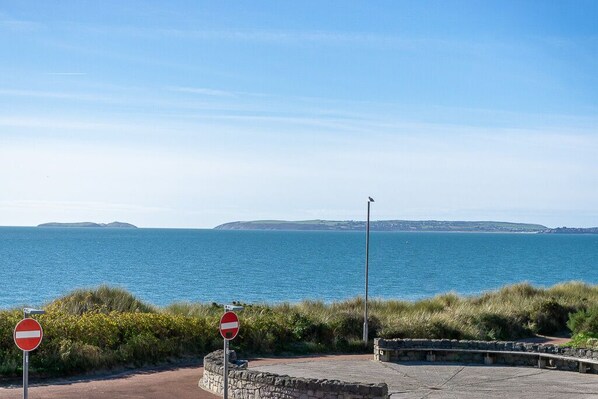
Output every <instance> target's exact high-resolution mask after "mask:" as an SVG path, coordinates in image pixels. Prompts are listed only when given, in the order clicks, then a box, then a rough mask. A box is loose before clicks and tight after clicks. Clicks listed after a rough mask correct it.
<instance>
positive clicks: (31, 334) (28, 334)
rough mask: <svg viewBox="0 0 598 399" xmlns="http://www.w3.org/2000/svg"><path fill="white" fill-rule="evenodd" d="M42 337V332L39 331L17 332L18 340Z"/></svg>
mask: <svg viewBox="0 0 598 399" xmlns="http://www.w3.org/2000/svg"><path fill="white" fill-rule="evenodd" d="M41 336H42V332H41V331H39V330H35V331H17V332H16V334H15V338H16V339H21V338H39V337H41Z"/></svg>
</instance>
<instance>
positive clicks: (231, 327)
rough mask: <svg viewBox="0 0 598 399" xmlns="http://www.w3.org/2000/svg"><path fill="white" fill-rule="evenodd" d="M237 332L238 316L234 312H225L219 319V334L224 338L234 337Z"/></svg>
mask: <svg viewBox="0 0 598 399" xmlns="http://www.w3.org/2000/svg"><path fill="white" fill-rule="evenodd" d="M238 333H239V318H238V317H237V315H236V313H235V312H226V313H225V314H223V315H222V318H221V319H220V335H222V338H224V339H226V340H231V339H234V338H235V337H236V336H237V334H238Z"/></svg>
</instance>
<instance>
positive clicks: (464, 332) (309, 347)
mask: <svg viewBox="0 0 598 399" xmlns="http://www.w3.org/2000/svg"><path fill="white" fill-rule="evenodd" d="M243 306H244V307H245V309H244V310H243V311H242V312H241V313H239V316H240V322H241V329H240V334H239V336H238V337H237V338H236V339H235V340H234V341H232V342H231V346H232V348H233V349H237V350H241V351H242V352H243V353H245V354H260V355H264V354H283V353H294V354H305V353H316V352H335V351H342V352H368V351H370V350H371V342H370V346H368V347H366V346H364V345H363V343H362V342H361V336H362V326H363V308H364V300H363V298H359V297H357V298H354V299H350V300H346V301H341V302H334V303H331V304H326V303H323V302H321V301H304V302H301V303H297V304H279V305H273V306H271V305H264V304H243ZM46 311H47V314H46V315H41V316H36V318H37V319H39V320H40V322H41V324H42V325H43V327H44V332H45V337H44V342H43V343H42V345H41V346H40V347H39V348H38V349H37V350H35V351H34V352H32V354H31V371H32V372H33V373H37V374H44V375H69V374H74V373H82V372H87V371H95V370H100V369H110V368H114V367H138V366H142V365H146V364H155V363H161V362H167V361H170V360H175V359H181V358H186V357H193V358H198V357H201V356H203V355H205V354H206V353H208V352H210V351H212V350H214V349H217V348H220V347H221V346H222V338H221V337H220V334H219V333H218V321H219V319H220V317H221V315H222V312H223V306H222V305H219V304H216V303H205V304H202V303H175V304H172V305H170V306H168V307H166V308H164V309H156V308H154V307H152V306H149V305H147V304H144V303H143V302H141V301H139V300H138V299H136V298H135V297H134V296H132V295H131V294H129V293H128V292H126V291H123V290H121V289H118V288H110V287H105V286H103V287H99V288H97V289H93V290H77V291H75V292H73V293H71V294H69V295H66V296H65V297H63V298H59V299H57V300H55V301H53V302H52V303H50V304H49V305H48V306H47V307H46ZM569 314H570V317H569V321H568V322H566V321H567V317H568V315H569ZM21 318H22V313H21V312H20V311H17V310H5V311H0V375H5V376H17V375H19V373H20V372H21V367H22V361H21V352H20V351H19V350H18V349H17V348H16V346H15V345H14V342H13V339H12V331H13V329H14V326H15V325H16V323H17V322H18V321H19V320H20V319H21ZM368 325H369V330H370V337H371V339H373V338H374V337H383V338H448V339H482V340H491V339H499V340H512V339H517V338H520V337H524V336H529V335H532V334H534V333H544V334H549V333H552V332H556V331H561V330H563V329H564V328H565V325H566V326H568V327H569V328H570V329H571V330H573V332H575V333H576V334H577V335H576V336H575V337H574V340H573V345H578V346H584V345H585V346H584V347H594V346H593V345H596V343H597V342H598V340H597V339H598V286H590V285H587V284H583V283H579V282H571V283H564V284H559V285H556V286H554V287H551V288H547V289H542V288H536V287H533V286H531V285H529V284H527V283H522V284H516V285H513V286H508V287H504V288H502V289H500V290H497V291H493V292H488V293H484V294H482V295H480V296H476V297H460V296H458V295H456V294H454V293H449V294H445V295H439V296H436V297H434V298H429V299H425V300H421V301H417V302H407V301H396V300H372V301H370V302H369V316H368Z"/></svg>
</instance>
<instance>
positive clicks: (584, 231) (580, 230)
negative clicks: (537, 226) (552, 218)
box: [540, 227, 598, 234]
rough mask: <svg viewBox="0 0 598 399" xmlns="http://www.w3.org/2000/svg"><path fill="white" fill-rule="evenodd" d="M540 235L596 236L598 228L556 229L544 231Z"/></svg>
mask: <svg viewBox="0 0 598 399" xmlns="http://www.w3.org/2000/svg"><path fill="white" fill-rule="evenodd" d="M540 233H542V234H598V227H587V228H582V227H557V228H555V229H546V230H544V231H541V232H540Z"/></svg>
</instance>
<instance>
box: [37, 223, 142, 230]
mask: <svg viewBox="0 0 598 399" xmlns="http://www.w3.org/2000/svg"><path fill="white" fill-rule="evenodd" d="M37 227H109V228H126V229H136V228H137V226H134V225H132V224H130V223H123V222H112V223H93V222H75V223H57V222H51V223H42V224H39V225H38V226H37Z"/></svg>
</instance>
